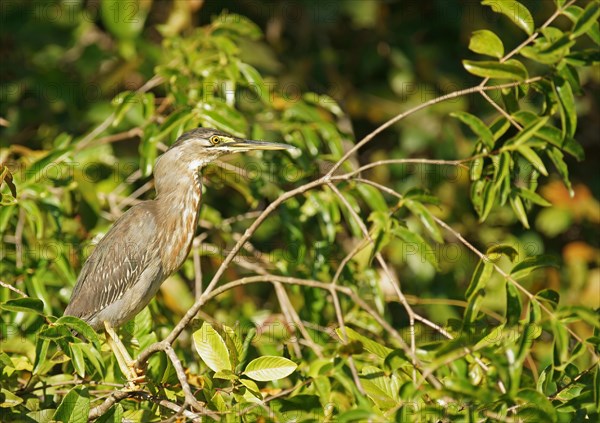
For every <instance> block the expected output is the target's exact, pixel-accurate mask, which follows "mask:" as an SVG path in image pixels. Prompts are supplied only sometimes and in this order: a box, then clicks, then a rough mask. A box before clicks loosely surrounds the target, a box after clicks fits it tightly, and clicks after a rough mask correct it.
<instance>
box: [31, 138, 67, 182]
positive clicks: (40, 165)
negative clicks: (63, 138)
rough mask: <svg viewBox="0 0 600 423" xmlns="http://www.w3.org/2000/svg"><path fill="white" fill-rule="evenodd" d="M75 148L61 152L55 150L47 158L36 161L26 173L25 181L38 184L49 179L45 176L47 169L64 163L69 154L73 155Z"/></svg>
mask: <svg viewBox="0 0 600 423" xmlns="http://www.w3.org/2000/svg"><path fill="white" fill-rule="evenodd" d="M72 148H73V146H70V147H69V148H64V149H61V150H53V151H52V152H50V153H48V154H47V155H46V156H44V157H42V158H41V159H39V160H37V161H35V162H34V163H32V164H31V166H29V167H28V168H27V169H26V171H25V181H26V182H34V183H38V182H41V181H44V180H45V179H47V177H46V175H45V171H46V167H47V166H49V165H51V164H54V165H55V164H57V163H60V162H62V161H63V160H64V159H65V158H66V157H67V156H68V155H69V154H71V150H72Z"/></svg>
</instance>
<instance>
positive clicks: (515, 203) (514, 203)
mask: <svg viewBox="0 0 600 423" xmlns="http://www.w3.org/2000/svg"><path fill="white" fill-rule="evenodd" d="M508 200H509V201H510V206H511V207H512V209H513V211H514V212H515V214H516V215H517V218H518V219H519V221H520V222H521V224H522V225H523V226H524V227H526V228H527V229H529V220H528V219H527V211H526V210H525V206H524V205H523V201H522V200H521V197H519V196H518V195H516V193H514V192H512V193H511V194H510V195H509V196H508Z"/></svg>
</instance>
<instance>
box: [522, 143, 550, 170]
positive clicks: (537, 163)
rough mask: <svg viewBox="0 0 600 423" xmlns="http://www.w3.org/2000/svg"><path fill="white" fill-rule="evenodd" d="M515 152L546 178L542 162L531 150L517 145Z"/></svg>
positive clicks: (525, 146)
mask: <svg viewBox="0 0 600 423" xmlns="http://www.w3.org/2000/svg"><path fill="white" fill-rule="evenodd" d="M517 151H518V152H519V153H520V154H521V155H522V156H523V157H524V158H525V159H526V160H527V161H528V162H529V163H531V165H532V166H533V167H534V168H535V169H536V170H537V171H538V172H540V173H541V174H542V175H544V176H548V171H547V170H546V167H545V166H544V162H542V159H541V158H540V156H538V155H537V153H536V152H535V151H533V149H532V148H531V147H529V146H527V145H519V146H518V147H517Z"/></svg>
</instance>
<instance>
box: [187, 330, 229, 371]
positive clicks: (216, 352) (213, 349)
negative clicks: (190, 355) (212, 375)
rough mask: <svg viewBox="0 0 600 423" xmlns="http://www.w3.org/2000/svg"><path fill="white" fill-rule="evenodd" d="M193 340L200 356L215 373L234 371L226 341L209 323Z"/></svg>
mask: <svg viewBox="0 0 600 423" xmlns="http://www.w3.org/2000/svg"><path fill="white" fill-rule="evenodd" d="M193 339H194V346H195V347H196V351H198V355H200V358H202V360H203V361H204V363H205V364H206V365H207V366H208V367H209V368H210V369H211V370H212V371H213V372H218V371H222V370H229V371H231V370H233V369H232V366H231V361H230V359H229V351H228V350H227V345H226V344H225V341H224V340H223V338H221V335H219V333H218V332H217V331H216V330H215V329H214V328H213V327H212V326H211V325H210V324H209V323H207V322H204V323H203V324H202V327H201V328H200V329H198V330H197V331H196V332H194V335H193Z"/></svg>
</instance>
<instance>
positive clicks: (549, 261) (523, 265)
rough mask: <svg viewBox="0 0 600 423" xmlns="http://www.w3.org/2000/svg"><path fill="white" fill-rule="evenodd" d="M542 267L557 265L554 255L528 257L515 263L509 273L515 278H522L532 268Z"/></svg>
mask: <svg viewBox="0 0 600 423" xmlns="http://www.w3.org/2000/svg"><path fill="white" fill-rule="evenodd" d="M543 267H557V268H558V267H559V262H558V260H557V259H556V257H554V256H549V255H540V256H533V257H528V258H526V259H525V260H523V261H522V262H520V263H518V264H516V265H515V266H514V267H513V268H512V270H511V271H510V275H511V276H512V277H513V278H515V279H523V278H524V277H526V276H528V275H529V274H531V272H533V271H534V270H537V269H541V268H543Z"/></svg>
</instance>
